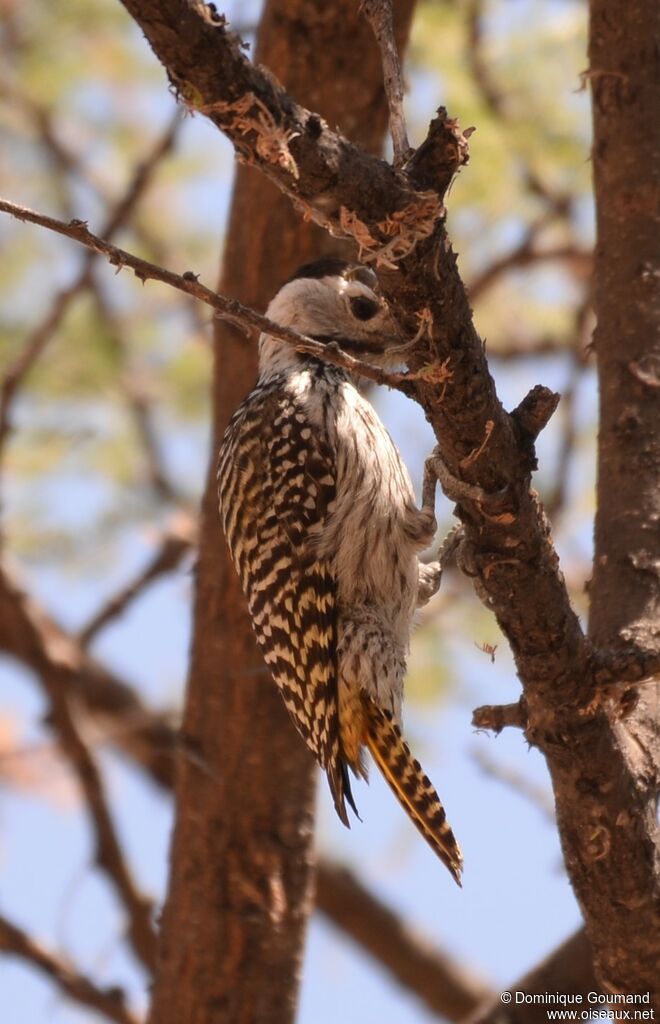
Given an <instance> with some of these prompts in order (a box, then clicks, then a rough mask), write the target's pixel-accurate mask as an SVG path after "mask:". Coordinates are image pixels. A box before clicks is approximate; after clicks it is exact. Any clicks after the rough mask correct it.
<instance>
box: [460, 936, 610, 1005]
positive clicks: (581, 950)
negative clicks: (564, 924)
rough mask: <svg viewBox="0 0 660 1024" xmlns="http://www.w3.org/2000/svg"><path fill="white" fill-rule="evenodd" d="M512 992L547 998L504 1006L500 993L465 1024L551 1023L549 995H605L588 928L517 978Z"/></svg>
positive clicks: (567, 940) (510, 989)
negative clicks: (595, 963)
mask: <svg viewBox="0 0 660 1024" xmlns="http://www.w3.org/2000/svg"><path fill="white" fill-rule="evenodd" d="M508 991H510V992H524V993H525V994H526V995H529V996H533V995H539V996H541V997H543V998H541V999H540V1000H539V1001H538V1002H534V1001H532V1000H529V1001H527V1002H521V1003H516V1002H515V1000H514V999H512V1001H511V1003H509V1004H507V1005H505V1006H503V1005H502V1003H503V1001H502V998H501V996H500V995H499V994H498V995H497V996H496V997H495V998H494V999H493V1000H487V1001H486V1002H485V1004H484V1005H482V1006H480V1007H479V1009H478V1010H477V1012H476V1013H475V1014H473V1015H472V1016H471V1017H469V1018H468V1020H467V1021H466V1022H465V1024H547V1021H548V1004H547V1001H546V998H547V993H548V992H561V994H562V995H565V996H571V995H581V996H582V998H583V1000H584V999H585V997H586V996H587V994H588V993H589V992H602V987H601V985H600V983H599V981H598V979H597V978H596V975H595V973H594V957H593V950H592V948H591V944H590V942H589V939H588V937H587V933H586V931H585V929H584V928H580V930H579V931H577V932H574V934H573V935H571V936H570V938H568V939H566V941H565V942H563V943H562V944H561V946H559V947H558V948H557V949H555V950H553V952H552V953H551V954H550V955H549V956H548V957H546V958H545V959H544V960H542V961H541V963H540V964H537V965H536V966H535V967H533V968H532V970H531V971H528V973H527V974H525V975H524V976H523V977H522V978H518V979H516V981H514V982H513V984H512V985H511V986H510V988H509V989H508ZM601 1005H602V1004H601Z"/></svg>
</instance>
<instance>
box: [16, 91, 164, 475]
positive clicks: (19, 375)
mask: <svg viewBox="0 0 660 1024" xmlns="http://www.w3.org/2000/svg"><path fill="white" fill-rule="evenodd" d="M180 123H181V115H180V114H179V112H178V111H177V113H176V115H175V117H174V118H172V120H171V121H170V123H169V125H168V126H167V128H166V130H165V131H164V132H163V134H162V135H161V136H160V137H159V138H158V139H157V141H156V143H155V144H154V146H153V147H152V149H151V151H150V152H149V154H148V156H147V157H146V159H145V160H144V161H142V162H141V163H140V164H138V165H137V167H136V168H135V171H134V173H133V176H132V178H131V180H130V182H129V184H128V186H127V188H126V190H125V192H124V194H123V195H122V196H121V197H120V199H119V200H118V201H117V203H116V204H115V206H114V207H113V209H112V210H111V211H110V213H109V214H108V216H107V218H106V221H105V223H104V225H103V235H104V237H105V238H108V239H109V238H112V237H113V236H114V235H115V234H116V233H117V231H118V230H119V229H120V228H121V227H123V226H124V225H125V224H126V223H127V222H128V220H129V219H130V217H131V216H132V214H133V212H134V211H135V208H136V206H137V204H138V202H139V201H140V199H141V198H142V196H143V195H144V192H145V191H146V189H147V187H148V185H149V184H150V183H151V181H152V179H153V175H154V173H155V171H156V168H157V167H158V165H159V164H160V162H161V160H162V159H163V158H164V156H165V155H166V154H167V153H168V152H169V151H170V150H171V149H172V147H173V145H174V142H175V139H176V135H177V132H178V128H179V125H180ZM95 258H96V257H95V255H94V254H93V253H89V254H88V255H87V256H86V258H85V260H84V262H83V265H82V267H81V269H80V271H79V273H78V276H77V277H76V278H75V280H74V281H73V282H72V283H71V284H70V285H67V287H66V288H64V289H63V290H62V291H60V292H59V294H58V295H57V296H56V297H55V300H54V302H53V305H52V307H51V309H50V310H49V312H48V313H47V315H46V316H45V318H44V319H43V320H42V322H41V323H40V324H39V325H38V326H37V327H35V328H34V330H33V331H32V333H31V335H30V336H29V338H28V339H27V341H26V343H25V345H24V347H23V350H22V352H21V353H20V354H19V355H18V357H17V358H16V359H15V361H14V362H13V363H12V364H11V365H10V366H9V368H8V370H7V371H6V372H5V375H4V378H3V381H2V385H1V386H0V458H1V456H2V452H3V448H4V445H5V443H6V441H7V437H8V436H9V432H10V430H11V406H12V402H13V399H14V396H15V395H16V393H17V391H18V390H19V389H20V387H21V386H22V384H23V382H24V380H25V378H26V377H27V375H28V373H29V372H30V370H31V369H32V367H33V366H34V364H35V363H36V362H37V360H38V359H39V357H40V356H41V354H42V352H43V351H44V349H45V348H46V346H47V344H48V342H49V341H50V339H51V338H52V337H53V335H54V333H55V331H56V330H57V328H58V327H59V325H60V324H61V322H62V320H63V319H64V315H65V313H66V312H67V310H68V308H69V306H70V304H71V302H72V301H73V299H75V298H76V297H77V296H78V295H80V294H81V293H82V292H83V291H84V290H85V289H86V288H87V287H88V286H89V284H90V281H91V276H92V267H93V264H94V260H95Z"/></svg>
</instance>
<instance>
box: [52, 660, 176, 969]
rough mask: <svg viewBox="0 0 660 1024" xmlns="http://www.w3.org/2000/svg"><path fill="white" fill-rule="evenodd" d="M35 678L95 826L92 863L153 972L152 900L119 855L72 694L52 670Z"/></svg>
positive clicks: (101, 785) (96, 768) (97, 772)
mask: <svg viewBox="0 0 660 1024" xmlns="http://www.w3.org/2000/svg"><path fill="white" fill-rule="evenodd" d="M37 679H38V681H39V682H40V684H41V686H42V689H43V690H44V693H45V694H46V696H47V697H48V699H49V701H50V710H49V712H48V714H47V721H48V723H49V725H50V726H51V727H52V728H53V729H54V730H55V732H56V733H57V736H58V738H59V743H60V748H61V751H62V753H63V754H64V756H65V757H66V758H67V760H68V761H69V764H70V766H71V768H72V770H73V772H74V774H75V776H76V778H77V780H78V784H79V785H80V788H81V790H82V793H83V796H84V804H85V807H86V809H87V811H88V813H89V816H90V818H91V822H92V827H93V830H94V838H95V851H94V856H95V860H96V864H97V865H98V867H99V868H100V869H101V871H102V872H103V873H104V874H105V876H106V878H107V879H108V881H109V882H110V884H111V886H112V888H113V889H114V891H115V894H116V895H117V897H118V899H119V901H120V903H121V905H122V906H123V908H124V910H125V912H126V916H127V923H128V927H127V932H128V937H129V940H130V942H131V945H132V947H133V949H134V950H135V953H136V955H137V956H138V958H139V959H140V960H141V961H142V963H143V965H144V966H145V967H146V968H147V970H149V971H153V968H154V960H155V952H156V936H155V932H154V929H153V926H152V923H151V915H152V909H153V908H152V903H151V901H150V900H148V899H147V898H146V897H144V896H143V895H142V894H141V893H140V892H139V890H138V888H137V886H136V884H135V881H134V879H133V876H132V874H131V872H130V870H129V867H128V864H127V862H126V859H125V857H124V853H123V850H122V847H121V844H120V842H119V839H118V837H117V833H116V830H115V826H114V822H113V820H112V815H111V813H110V808H109V806H108V800H107V797H106V793H105V786H104V783H103V778H102V776H101V771H100V769H99V766H98V764H97V763H96V759H95V757H94V756H93V754H92V752H91V750H90V748H89V746H88V745H87V743H86V742H85V740H84V738H83V734H82V731H81V729H80V728H79V725H78V722H77V721H76V714H75V711H74V708H73V705H72V694H71V693H70V692H69V691H68V689H67V687H66V686H65V685H62V681H61V680H59V679H56V678H54V676H53V675H52V674H48V675H44V674H40V675H38V676H37Z"/></svg>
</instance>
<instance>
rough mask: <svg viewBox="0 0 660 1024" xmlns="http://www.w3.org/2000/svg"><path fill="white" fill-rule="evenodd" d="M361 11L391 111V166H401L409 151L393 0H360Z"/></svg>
mask: <svg viewBox="0 0 660 1024" xmlns="http://www.w3.org/2000/svg"><path fill="white" fill-rule="evenodd" d="M360 10H361V11H362V12H363V13H364V14H365V15H366V17H367V18H368V19H369V24H370V25H371V28H372V30H373V33H374V35H375V37H376V40H377V42H378V47H379V49H380V54H381V60H382V62H383V82H384V84H385V95H386V96H387V105H388V107H389V110H390V132H391V133H392V145H393V148H394V166H395V167H403V165H404V163H405V162H406V160H407V159H408V157H409V156H410V154H411V152H412V150H411V148H410V143H409V142H408V132H407V129H406V117H405V114H404V112H403V94H404V89H403V75H402V73H401V64H400V62H399V54H398V52H397V48H396V40H395V38H394V24H393V21H392V0H362V4H361V6H360Z"/></svg>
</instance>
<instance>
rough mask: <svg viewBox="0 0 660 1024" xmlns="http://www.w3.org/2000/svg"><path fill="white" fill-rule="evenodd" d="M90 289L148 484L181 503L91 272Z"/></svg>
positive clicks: (121, 340)
mask: <svg viewBox="0 0 660 1024" xmlns="http://www.w3.org/2000/svg"><path fill="white" fill-rule="evenodd" d="M90 288H91V292H92V295H93V297H94V301H95V303H96V308H97V310H98V313H99V319H100V321H101V323H102V324H103V326H104V327H105V330H106V333H107V335H108V338H109V340H110V343H111V345H112V346H113V348H114V349H115V352H116V353H117V355H118V357H119V360H120V362H121V365H122V367H123V372H122V375H121V384H122V391H123V393H124V395H125V396H126V402H127V404H128V408H129V410H130V413H131V417H132V420H133V424H134V427H135V432H136V434H137V436H138V439H139V441H140V446H141V448H142V452H143V453H144V458H145V463H146V466H147V473H148V476H149V483H150V485H151V487H152V489H153V491H154V493H155V495H156V496H157V497H160V498H163V499H164V500H165V501H169V502H172V503H173V504H180V503H182V500H183V499H182V496H181V495H180V494H179V491H178V489H177V488H176V487H175V485H174V483H173V482H172V480H171V479H170V477H169V475H168V473H167V470H166V468H165V464H164V460H163V456H162V452H161V449H160V445H159V442H158V437H157V434H156V428H155V424H154V421H153V410H152V406H151V402H150V400H149V397H148V394H147V391H146V388H145V387H144V385H143V383H142V381H141V380H140V378H139V375H138V374H136V373H135V372H134V371H133V369H132V367H131V366H130V359H129V351H128V346H127V345H126V342H125V341H124V337H123V334H122V329H121V325H120V324H119V321H118V319H117V317H116V315H115V312H114V310H113V309H112V306H111V304H110V302H109V301H108V299H107V297H106V295H105V293H104V290H103V287H102V285H101V283H100V282H99V281H98V280H97V279H96V275H94V274H92V279H91V280H90Z"/></svg>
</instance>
